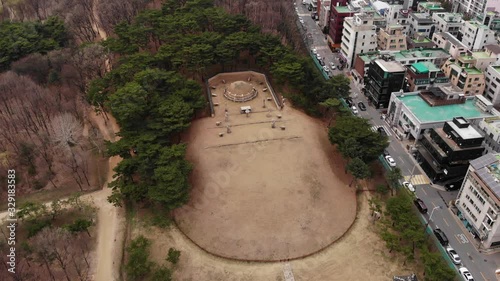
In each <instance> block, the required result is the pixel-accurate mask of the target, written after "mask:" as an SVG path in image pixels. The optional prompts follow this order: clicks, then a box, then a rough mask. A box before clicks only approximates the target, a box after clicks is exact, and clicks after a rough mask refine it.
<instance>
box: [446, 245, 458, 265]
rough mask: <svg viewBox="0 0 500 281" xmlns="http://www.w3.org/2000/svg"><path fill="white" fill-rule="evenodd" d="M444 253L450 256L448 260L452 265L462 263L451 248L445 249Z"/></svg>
mask: <svg viewBox="0 0 500 281" xmlns="http://www.w3.org/2000/svg"><path fill="white" fill-rule="evenodd" d="M446 253H448V256H450V259H451V261H452V262H453V263H454V264H456V265H459V264H460V263H461V262H462V260H461V259H460V256H458V254H457V252H456V251H455V250H454V249H453V248H452V247H450V246H448V247H446Z"/></svg>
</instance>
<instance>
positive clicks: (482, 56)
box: [472, 52, 490, 59]
mask: <svg viewBox="0 0 500 281" xmlns="http://www.w3.org/2000/svg"><path fill="white" fill-rule="evenodd" d="M472 56H473V57H475V58H480V59H486V58H489V57H490V55H488V53H486V52H472Z"/></svg>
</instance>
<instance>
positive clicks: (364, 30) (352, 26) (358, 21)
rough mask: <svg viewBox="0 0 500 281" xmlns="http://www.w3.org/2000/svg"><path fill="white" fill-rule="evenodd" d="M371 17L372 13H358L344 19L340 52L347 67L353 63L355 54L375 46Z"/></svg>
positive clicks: (373, 48) (371, 50)
mask: <svg viewBox="0 0 500 281" xmlns="http://www.w3.org/2000/svg"><path fill="white" fill-rule="evenodd" d="M373 19H374V16H373V14H372V13H359V14H355V15H354V17H347V18H345V19H344V30H343V31H342V43H341V51H340V54H341V56H343V57H344V59H345V61H346V62H347V65H348V68H351V67H352V66H353V65H354V59H355V57H356V54H362V53H368V52H373V51H375V49H376V48H377V32H376V29H377V28H376V26H375V25H374V24H373Z"/></svg>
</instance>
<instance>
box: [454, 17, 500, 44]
mask: <svg viewBox="0 0 500 281" xmlns="http://www.w3.org/2000/svg"><path fill="white" fill-rule="evenodd" d="M458 39H460V40H462V42H463V43H464V44H465V46H467V47H468V48H469V49H470V50H471V51H480V50H482V49H483V48H484V46H485V45H488V44H496V43H497V41H496V38H495V32H494V31H492V30H490V29H489V28H488V27H487V26H486V25H484V24H481V23H480V22H478V21H474V20H470V21H466V22H465V23H464V25H463V26H462V28H461V29H460V34H459V36H458Z"/></svg>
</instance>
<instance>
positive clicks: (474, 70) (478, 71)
mask: <svg viewBox="0 0 500 281" xmlns="http://www.w3.org/2000/svg"><path fill="white" fill-rule="evenodd" d="M464 70H465V72H467V74H481V73H483V72H482V71H481V70H479V69H477V68H475V67H472V68H464Z"/></svg>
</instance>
